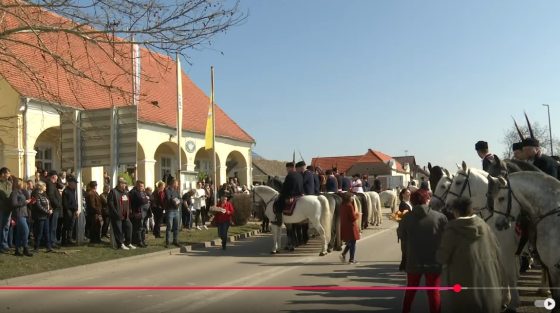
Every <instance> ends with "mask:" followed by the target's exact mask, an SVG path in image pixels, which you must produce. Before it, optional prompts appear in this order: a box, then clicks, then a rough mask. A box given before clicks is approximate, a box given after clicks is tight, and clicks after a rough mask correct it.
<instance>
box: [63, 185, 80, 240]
mask: <svg viewBox="0 0 560 313" xmlns="http://www.w3.org/2000/svg"><path fill="white" fill-rule="evenodd" d="M76 187H77V181H76V180H75V179H74V178H69V179H68V187H66V188H64V191H63V192H62V209H63V210H62V213H63V214H62V215H63V218H64V224H63V227H62V244H63V245H68V244H74V243H75V242H74V241H73V240H72V231H73V230H74V223H75V221H76V219H77V218H78V193H77V191H76Z"/></svg>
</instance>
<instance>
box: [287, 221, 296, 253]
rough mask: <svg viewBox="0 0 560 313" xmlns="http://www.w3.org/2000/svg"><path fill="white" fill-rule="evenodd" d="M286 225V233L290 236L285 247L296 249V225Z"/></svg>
mask: <svg viewBox="0 0 560 313" xmlns="http://www.w3.org/2000/svg"><path fill="white" fill-rule="evenodd" d="M285 225H286V235H287V237H288V240H287V242H286V248H285V249H286V250H290V251H294V241H295V233H294V225H293V224H285Z"/></svg>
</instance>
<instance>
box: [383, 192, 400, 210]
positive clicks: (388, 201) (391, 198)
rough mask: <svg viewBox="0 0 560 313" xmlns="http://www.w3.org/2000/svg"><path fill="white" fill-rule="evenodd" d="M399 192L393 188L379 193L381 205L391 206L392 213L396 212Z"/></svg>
mask: <svg viewBox="0 0 560 313" xmlns="http://www.w3.org/2000/svg"><path fill="white" fill-rule="evenodd" d="M398 198H399V197H398V196H397V193H396V192H395V191H393V190H385V191H382V192H381V193H380V194H379V199H380V200H381V205H383V207H386V208H391V213H395V212H396V211H397V208H398V206H397V205H398V204H397V200H398Z"/></svg>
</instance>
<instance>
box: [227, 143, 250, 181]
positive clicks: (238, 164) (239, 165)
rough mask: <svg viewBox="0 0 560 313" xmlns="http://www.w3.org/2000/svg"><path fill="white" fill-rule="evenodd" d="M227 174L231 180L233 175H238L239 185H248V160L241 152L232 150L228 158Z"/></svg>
mask: <svg viewBox="0 0 560 313" xmlns="http://www.w3.org/2000/svg"><path fill="white" fill-rule="evenodd" d="M226 176H227V179H228V181H229V179H230V178H232V177H237V181H238V183H239V185H240V186H241V185H247V160H245V157H244V156H243V154H241V152H239V151H232V152H230V153H229V154H228V156H227V159H226Z"/></svg>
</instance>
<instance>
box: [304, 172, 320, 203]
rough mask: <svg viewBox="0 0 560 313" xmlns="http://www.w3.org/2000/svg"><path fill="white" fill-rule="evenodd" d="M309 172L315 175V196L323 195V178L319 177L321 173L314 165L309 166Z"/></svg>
mask: <svg viewBox="0 0 560 313" xmlns="http://www.w3.org/2000/svg"><path fill="white" fill-rule="evenodd" d="M307 170H308V171H310V172H311V173H312V174H313V186H314V187H315V190H314V191H315V192H314V193H313V194H314V195H316V196H318V195H319V194H320V193H321V178H320V177H319V173H318V171H317V169H316V168H314V167H313V166H312V165H309V166H308V167H307Z"/></svg>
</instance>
